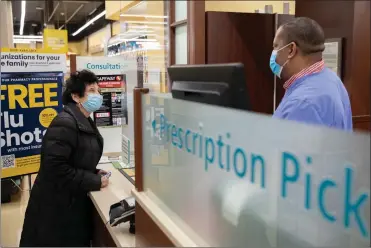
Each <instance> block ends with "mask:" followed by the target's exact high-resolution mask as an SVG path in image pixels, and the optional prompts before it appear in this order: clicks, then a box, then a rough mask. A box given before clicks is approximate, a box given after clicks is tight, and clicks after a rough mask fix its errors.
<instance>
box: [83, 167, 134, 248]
mask: <svg viewBox="0 0 371 248" xmlns="http://www.w3.org/2000/svg"><path fill="white" fill-rule="evenodd" d="M97 168H98V169H103V170H105V171H110V172H111V173H112V174H111V177H110V183H109V185H108V186H107V187H106V188H103V189H101V191H96V192H91V193H89V196H90V198H91V200H92V202H93V204H94V206H95V209H96V212H95V213H94V217H93V220H94V229H95V230H94V240H93V246H94V247H98V246H99V247H104V246H105V247H112V246H116V247H135V235H133V234H131V233H129V223H124V224H120V225H118V226H116V227H111V226H110V225H109V209H110V206H111V205H112V204H114V203H117V202H119V201H121V200H123V199H125V198H127V197H130V196H131V191H132V190H133V189H134V185H133V184H132V183H130V182H129V180H128V179H126V177H125V176H124V175H122V174H121V173H120V172H119V171H118V170H117V169H115V168H114V167H113V165H112V164H110V163H109V164H99V165H98V167H97Z"/></svg>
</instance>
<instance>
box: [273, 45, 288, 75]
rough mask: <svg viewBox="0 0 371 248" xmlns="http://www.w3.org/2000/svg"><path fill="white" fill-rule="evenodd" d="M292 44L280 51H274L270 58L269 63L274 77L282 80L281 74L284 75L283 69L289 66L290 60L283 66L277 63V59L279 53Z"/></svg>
mask: <svg viewBox="0 0 371 248" xmlns="http://www.w3.org/2000/svg"><path fill="white" fill-rule="evenodd" d="M290 44H291V43H289V44H287V45H286V46H283V47H281V48H280V49H278V50H273V51H272V55H271V58H270V61H269V66H270V68H271V70H272V72H273V74H274V75H276V76H277V77H279V78H281V73H282V69H283V67H284V66H285V65H286V64H287V62H289V59H287V60H286V62H285V63H284V64H283V65H282V66H281V65H279V64H278V63H277V62H276V58H277V53H278V52H279V51H281V50H282V49H284V48H285V47H287V46H288V45H290Z"/></svg>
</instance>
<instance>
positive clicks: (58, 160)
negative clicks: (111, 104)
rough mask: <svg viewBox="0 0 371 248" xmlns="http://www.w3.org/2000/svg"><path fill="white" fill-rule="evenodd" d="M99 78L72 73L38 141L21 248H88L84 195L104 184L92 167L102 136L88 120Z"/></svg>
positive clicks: (89, 225)
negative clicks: (35, 171) (38, 158)
mask: <svg viewBox="0 0 371 248" xmlns="http://www.w3.org/2000/svg"><path fill="white" fill-rule="evenodd" d="M97 82H98V79H97V77H96V76H95V74H94V73H92V72H90V71H86V70H84V71H81V72H77V73H76V74H74V75H72V76H71V78H70V79H69V80H67V82H66V89H65V91H64V93H63V104H64V110H63V111H62V112H61V113H59V115H58V116H56V117H55V118H54V120H53V121H52V123H51V124H50V126H49V128H48V130H47V132H46V134H45V136H44V138H43V141H42V148H41V164H40V170H39V173H38V175H37V178H36V180H35V183H34V185H33V187H32V191H31V196H30V199H29V202H28V206H27V210H26V215H25V219H24V224H23V231H22V236H21V241H20V247H35V246H38V247H41V246H44V247H45V246H49V247H51V246H54V247H55V246H59V247H66V246H75V247H86V246H90V241H91V234H92V223H91V211H92V208H93V205H92V203H91V201H90V199H89V198H88V195H87V194H88V192H90V191H98V190H100V189H101V188H102V187H106V186H107V185H108V179H107V178H106V177H103V176H102V175H103V174H105V173H106V172H104V171H98V170H97V169H96V166H97V164H98V162H99V160H100V158H101V155H102V151H103V138H102V136H101V135H100V133H99V131H98V129H97V127H96V125H95V124H94V122H93V121H92V120H91V118H90V117H89V116H90V114H91V113H92V112H94V111H96V110H98V109H99V108H100V107H101V105H102V96H101V95H100V93H99V87H98V84H97Z"/></svg>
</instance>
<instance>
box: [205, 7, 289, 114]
mask: <svg viewBox="0 0 371 248" xmlns="http://www.w3.org/2000/svg"><path fill="white" fill-rule="evenodd" d="M276 17H277V16H276V15H275V14H255V13H231V12H207V13H206V63H207V64H214V63H233V62H241V63H243V64H244V66H245V75H246V85H247V89H248V96H247V97H248V98H249V100H250V103H251V107H252V111H255V112H259V113H266V114H272V113H273V109H274V108H273V106H274V104H273V101H274V99H275V97H274V94H276V93H275V92H274V75H273V73H272V71H271V69H270V67H269V58H270V56H271V53H272V47H273V39H274V35H275V33H276V28H277V25H276V23H277V24H280V23H283V22H285V21H287V20H289V19H290V18H293V17H292V16H285V15H278V20H276ZM282 85H283V84H282V83H281V84H280V83H279V82H278V83H277V87H276V88H277V89H278V91H277V93H278V96H277V97H276V98H277V101H278V102H279V101H280V100H281V98H282V96H283V94H284V91H283V89H282Z"/></svg>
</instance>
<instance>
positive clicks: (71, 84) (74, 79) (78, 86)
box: [62, 70, 98, 105]
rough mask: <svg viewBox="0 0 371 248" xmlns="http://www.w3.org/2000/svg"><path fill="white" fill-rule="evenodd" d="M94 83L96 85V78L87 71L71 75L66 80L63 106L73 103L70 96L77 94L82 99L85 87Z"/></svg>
mask: <svg viewBox="0 0 371 248" xmlns="http://www.w3.org/2000/svg"><path fill="white" fill-rule="evenodd" d="M96 83H98V78H97V76H96V75H95V74H94V73H93V72H91V71H89V70H82V71H77V72H75V73H72V74H71V77H70V78H69V79H67V80H66V84H65V89H64V92H63V97H62V102H63V104H64V105H66V104H68V103H75V101H74V100H73V99H72V95H71V94H77V95H78V96H79V97H83V96H84V94H85V88H86V86H87V85H91V84H96Z"/></svg>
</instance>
